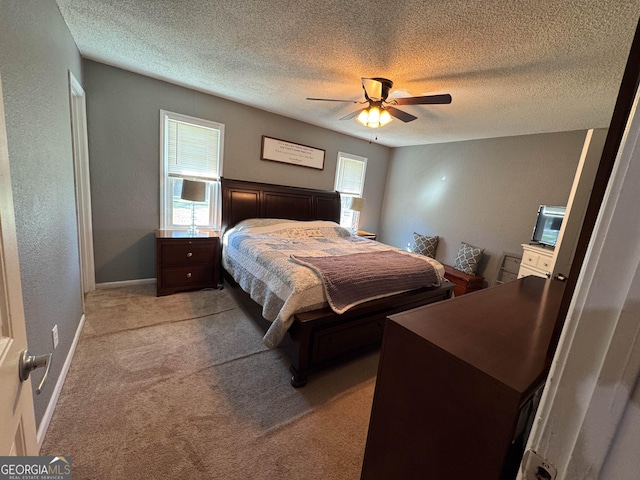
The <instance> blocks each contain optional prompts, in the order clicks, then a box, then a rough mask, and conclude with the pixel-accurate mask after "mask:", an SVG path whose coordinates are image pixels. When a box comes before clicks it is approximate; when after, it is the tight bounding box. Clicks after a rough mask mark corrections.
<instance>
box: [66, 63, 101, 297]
mask: <svg viewBox="0 0 640 480" xmlns="http://www.w3.org/2000/svg"><path fill="white" fill-rule="evenodd" d="M69 102H70V107H71V138H72V144H73V173H74V180H75V190H76V215H77V217H78V247H79V256H80V276H81V281H82V291H83V293H88V292H92V291H93V290H95V289H96V273H95V260H94V253H93V226H92V221H91V184H90V179H89V141H88V134H87V106H86V105H87V104H86V94H85V91H84V89H83V88H82V85H80V82H78V80H77V79H76V77H75V76H74V75H73V73H71V70H69ZM83 298H84V295H83Z"/></svg>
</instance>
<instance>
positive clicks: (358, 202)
mask: <svg viewBox="0 0 640 480" xmlns="http://www.w3.org/2000/svg"><path fill="white" fill-rule="evenodd" d="M362 207H364V198H360V197H351V200H350V201H349V207H348V208H349V210H354V211H356V212H361V211H362Z"/></svg>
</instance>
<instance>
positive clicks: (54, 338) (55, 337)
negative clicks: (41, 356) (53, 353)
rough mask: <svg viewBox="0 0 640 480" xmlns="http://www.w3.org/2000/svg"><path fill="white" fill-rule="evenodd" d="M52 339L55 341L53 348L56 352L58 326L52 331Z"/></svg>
mask: <svg viewBox="0 0 640 480" xmlns="http://www.w3.org/2000/svg"><path fill="white" fill-rule="evenodd" d="M51 338H52V339H53V348H54V350H55V348H56V347H57V346H58V325H54V326H53V329H52V330H51Z"/></svg>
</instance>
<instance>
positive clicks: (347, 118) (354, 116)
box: [339, 110, 362, 120]
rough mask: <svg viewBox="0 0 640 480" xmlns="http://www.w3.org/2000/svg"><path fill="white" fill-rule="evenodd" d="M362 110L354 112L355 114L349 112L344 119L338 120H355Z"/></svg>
mask: <svg viewBox="0 0 640 480" xmlns="http://www.w3.org/2000/svg"><path fill="white" fill-rule="evenodd" d="M361 111H362V110H356V111H355V112H351V113H350V114H349V115H345V116H344V117H342V118H340V119H339V120H351V119H352V118H356V117H357V116H358V115H360V112H361Z"/></svg>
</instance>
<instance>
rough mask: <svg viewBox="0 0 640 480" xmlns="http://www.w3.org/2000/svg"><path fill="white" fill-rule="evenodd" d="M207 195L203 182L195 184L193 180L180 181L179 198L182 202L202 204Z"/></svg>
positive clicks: (205, 185)
mask: <svg viewBox="0 0 640 480" xmlns="http://www.w3.org/2000/svg"><path fill="white" fill-rule="evenodd" d="M206 195H207V184H206V183H205V182H197V181H195V180H186V179H185V180H182V192H181V194H180V198H181V199H182V200H191V201H192V202H204V201H205V199H206Z"/></svg>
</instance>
